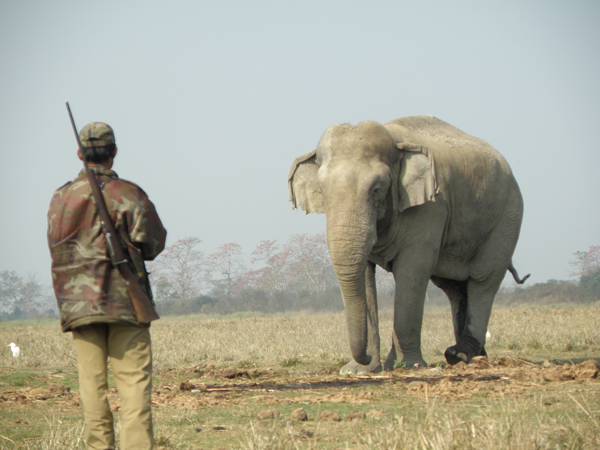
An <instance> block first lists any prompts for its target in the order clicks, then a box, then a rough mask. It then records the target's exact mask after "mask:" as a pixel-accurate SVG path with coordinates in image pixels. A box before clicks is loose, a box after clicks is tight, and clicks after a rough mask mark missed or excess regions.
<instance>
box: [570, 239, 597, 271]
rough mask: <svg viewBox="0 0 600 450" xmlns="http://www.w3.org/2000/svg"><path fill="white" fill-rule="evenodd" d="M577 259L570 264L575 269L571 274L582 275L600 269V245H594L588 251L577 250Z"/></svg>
mask: <svg viewBox="0 0 600 450" xmlns="http://www.w3.org/2000/svg"><path fill="white" fill-rule="evenodd" d="M574 255H575V259H574V260H572V261H569V264H571V266H573V267H574V268H575V269H574V270H573V271H571V275H573V276H575V277H582V276H584V275H589V274H591V273H592V272H595V271H597V270H600V245H592V246H591V247H590V248H589V250H588V251H587V252H575V253H574Z"/></svg>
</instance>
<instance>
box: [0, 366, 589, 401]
mask: <svg viewBox="0 0 600 450" xmlns="http://www.w3.org/2000/svg"><path fill="white" fill-rule="evenodd" d="M599 375H600V363H598V361H595V360H589V361H585V362H583V363H580V364H554V363H552V362H550V361H544V362H543V363H541V364H534V363H532V362H529V361H526V360H523V359H519V358H507V357H503V358H498V359H495V360H492V361H488V359H487V358H485V357H478V358H476V359H475V361H474V362H473V363H472V364H464V363H460V364H457V365H455V366H446V367H443V368H442V367H434V368H421V369H412V370H402V369H396V370H395V371H394V372H384V373H382V374H377V375H371V376H360V377H352V378H349V377H342V376H340V375H339V374H338V373H337V372H336V371H323V370H321V371H311V372H289V371H287V370H279V371H277V370H271V369H267V370H257V369H237V368H226V369H220V368H215V367H212V366H206V367H193V368H189V369H177V370H163V371H161V372H160V373H159V374H157V376H158V378H159V379H160V380H163V381H162V382H161V383H159V384H158V385H157V386H155V387H154V388H153V390H152V404H153V405H154V406H155V407H178V408H182V409H197V408H201V407H211V406H219V405H241V404H246V403H248V402H250V401H252V402H260V403H263V404H267V405H270V404H316V403H346V404H356V405H366V404H370V403H372V402H373V400H374V398H375V397H376V394H374V392H373V390H374V389H375V388H376V387H377V386H381V385H393V386H394V387H395V388H397V389H400V390H405V391H406V392H407V393H408V394H409V395H413V396H416V397H422V398H429V397H441V398H469V397H473V396H492V397H506V396H509V397H510V396H519V395H523V393H524V392H526V391H527V390H528V389H531V388H536V387H541V386H546V385H552V384H564V383H587V382H598V378H599ZM370 387H372V388H373V389H369V388H370ZM249 394H250V395H249ZM108 400H109V403H110V405H111V409H112V410H113V411H119V410H120V407H121V405H120V400H119V397H118V392H117V390H116V389H115V388H110V389H109V393H108ZM48 401H52V402H61V403H64V406H65V407H79V403H80V401H79V396H78V393H77V392H71V390H70V389H69V388H68V387H67V386H64V385H61V384H48V385H47V386H45V387H40V388H36V389H32V388H22V389H11V388H10V387H9V388H8V389H5V390H0V408H13V407H27V406H33V405H34V404H36V403H40V402H48Z"/></svg>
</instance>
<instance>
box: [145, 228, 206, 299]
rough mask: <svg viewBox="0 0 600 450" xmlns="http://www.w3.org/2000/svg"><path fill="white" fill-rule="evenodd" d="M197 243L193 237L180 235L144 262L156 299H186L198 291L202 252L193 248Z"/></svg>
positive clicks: (201, 280)
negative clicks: (157, 254) (155, 255)
mask: <svg viewBox="0 0 600 450" xmlns="http://www.w3.org/2000/svg"><path fill="white" fill-rule="evenodd" d="M201 243H202V240H200V239H199V238H196V237H186V238H183V239H180V240H178V241H177V242H175V244H173V245H171V246H170V247H167V248H166V249H165V250H164V251H163V252H162V253H161V254H160V255H159V256H158V258H156V260H154V262H152V263H150V264H148V270H149V272H150V274H151V275H150V280H151V281H152V284H153V286H154V288H155V289H154V291H155V294H156V297H157V300H164V299H169V298H173V297H175V298H179V299H181V300H190V299H191V298H193V297H197V296H199V295H200V292H201V291H202V289H204V288H205V278H204V273H205V267H206V264H205V260H204V254H203V253H202V252H201V251H199V250H197V249H196V247H197V246H198V245H200V244H201Z"/></svg>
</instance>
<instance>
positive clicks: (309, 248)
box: [286, 233, 337, 293]
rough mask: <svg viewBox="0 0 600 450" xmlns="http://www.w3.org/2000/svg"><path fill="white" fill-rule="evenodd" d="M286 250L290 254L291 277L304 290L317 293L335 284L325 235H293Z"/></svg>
mask: <svg viewBox="0 0 600 450" xmlns="http://www.w3.org/2000/svg"><path fill="white" fill-rule="evenodd" d="M286 248H287V249H288V251H289V252H290V256H289V258H290V259H291V265H292V269H291V273H292V276H293V277H294V279H295V281H296V282H297V283H299V284H300V285H301V286H303V287H304V289H306V290H308V291H309V292H317V293H318V292H323V291H324V290H325V289H326V288H328V287H331V286H335V285H336V284H337V279H336V277H335V273H334V271H333V267H332V265H331V258H330V257H329V251H328V250H327V241H326V238H325V233H319V234H315V235H308V234H295V235H293V236H291V237H290V238H289V240H288V242H287V244H286Z"/></svg>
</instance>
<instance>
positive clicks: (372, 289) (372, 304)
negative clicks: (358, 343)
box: [340, 262, 381, 375]
mask: <svg viewBox="0 0 600 450" xmlns="http://www.w3.org/2000/svg"><path fill="white" fill-rule="evenodd" d="M375 268H376V267H375V264H373V263H371V262H369V263H367V270H366V277H365V279H366V291H367V327H368V335H367V336H368V337H367V339H368V341H367V354H368V355H369V356H371V363H370V364H369V365H366V366H365V365H362V364H359V363H357V362H356V361H355V360H354V358H353V359H352V360H351V361H350V362H349V363H348V364H346V365H345V366H344V367H342V368H341V369H340V374H342V375H346V374H358V375H359V374H361V373H377V372H381V354H380V347H381V343H380V339H379V312H378V308H377V285H376V282H375Z"/></svg>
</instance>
